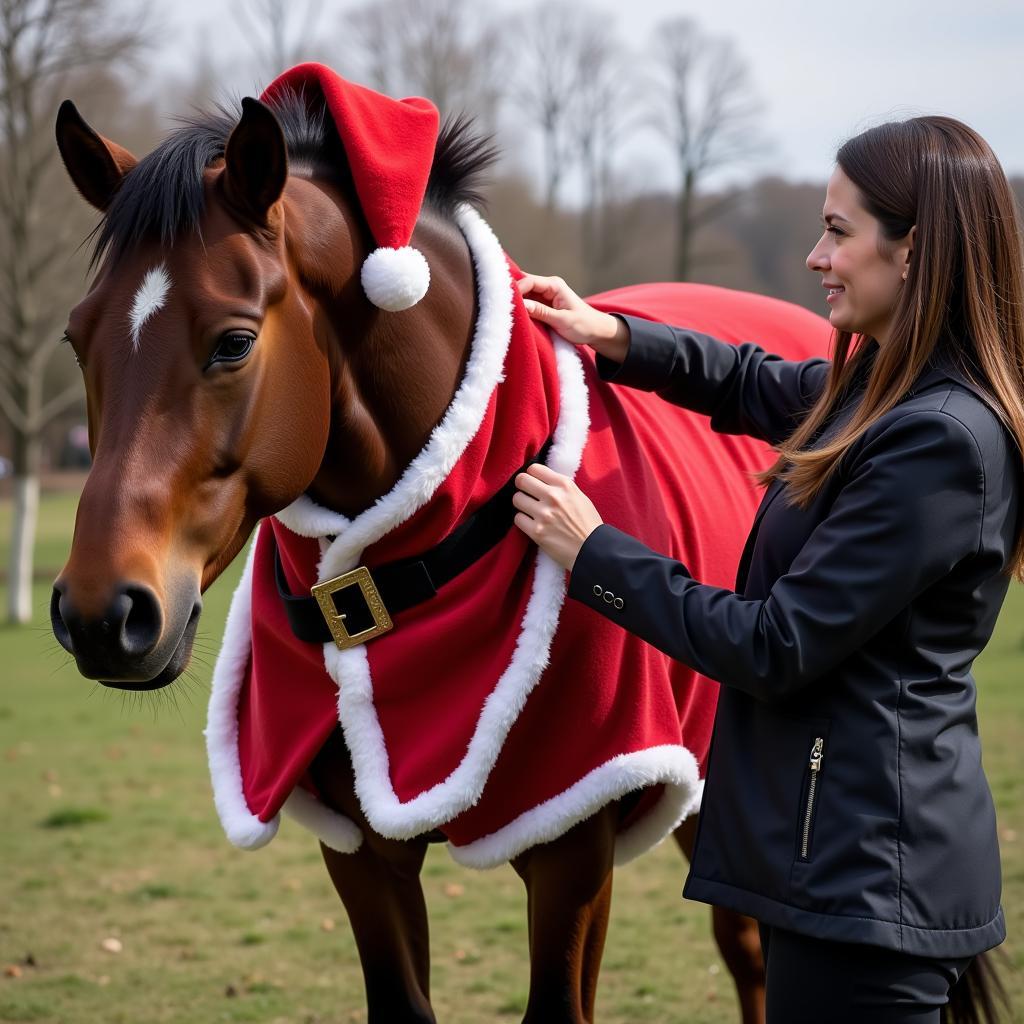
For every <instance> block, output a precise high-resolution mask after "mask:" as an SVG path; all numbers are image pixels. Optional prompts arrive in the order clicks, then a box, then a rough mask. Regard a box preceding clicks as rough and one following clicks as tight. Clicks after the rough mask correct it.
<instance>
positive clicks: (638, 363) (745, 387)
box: [597, 313, 832, 444]
mask: <svg viewBox="0 0 1024 1024" xmlns="http://www.w3.org/2000/svg"><path fill="white" fill-rule="evenodd" d="M613 315H614V316H617V317H619V318H620V319H621V320H623V321H624V322H625V323H626V325H627V326H628V327H629V335H630V342H629V351H628V353H627V355H626V358H625V360H624V361H623V362H622V363H616V362H615V361H614V360H611V359H607V358H606V357H605V356H601V355H599V356H598V357H597V371H598V374H599V375H600V377H601V379H602V380H606V381H611V382H613V383H615V384H626V385H628V386H629V387H633V388H641V389H642V390H644V391H656V392H657V393H658V394H659V395H660V396H661V397H662V398H664V399H665V400H666V401H667V402H671V403H672V404H673V405H681V406H683V407H684V408H687V409H692V410H693V411H694V412H699V413H703V414H704V415H705V416H710V417H711V429H712V430H716V431H718V433H720V434H747V435H750V436H751V437H756V438H759V439H760V440H762V441H767V442H768V443H769V444H778V443H779V442H781V441H783V440H785V438H786V437H788V436H789V435H790V434H791V433H792V432H793V430H794V429H795V428H796V426H797V423H798V422H799V420H800V418H801V416H802V414H803V413H805V412H806V411H807V410H808V409H809V408H810V407H811V405H813V404H814V401H815V399H816V398H817V397H818V395H820V394H821V392H822V390H823V389H824V387H825V381H826V379H827V377H828V371H829V367H830V366H831V365H832V363H831V360H828V359H822V358H818V357H815V358H812V359H804V360H799V361H795V360H789V359H783V358H782V357H781V356H777V355H773V354H771V353H769V352H766V351H765V350H764V349H763V348H761V347H760V346H758V345H755V344H754V343H753V342H743V344H741V345H731V344H729V343H728V342H725V341H719V340H718V339H717V338H712V337H711V336H710V335H708V334H701V333H699V332H698V331H690V330H685V329H683V328H681V327H671V326H669V325H668V324H662V323H655V322H654V321H652V320H644V319H642V318H641V317H635V316H627V315H626V314H624V313H615V314H613Z"/></svg>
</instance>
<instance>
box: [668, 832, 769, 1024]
mask: <svg viewBox="0 0 1024 1024" xmlns="http://www.w3.org/2000/svg"><path fill="white" fill-rule="evenodd" d="M696 838H697V815H695V814H693V815H691V816H690V817H689V818H687V819H686V821H684V822H683V823H682V824H681V825H680V826H679V828H677V829H676V831H675V839H676V843H678V845H679V849H680V850H682V851H683V853H684V854H685V856H686V859H687V860H688V861H689V860H692V858H693V844H694V841H695V840H696ZM711 927H712V931H713V932H714V936H715V942H716V943H717V944H718V949H719V952H720V953H721V954H722V959H723V960H724V961H725V964H726V966H727V967H728V968H729V973H730V974H731V975H732V980H733V981H734V982H735V984H736V994H737V996H738V997H739V1001H740V1015H741V1020H742V1022H743V1024H764V958H763V957H762V956H761V936H760V933H759V932H758V928H757V922H756V921H755V920H754V919H753V918H752V917H747V916H746V915H744V914H737V913H736V912H735V911H734V910H726V909H725V908H724V907H714V906H713V907H712V908H711Z"/></svg>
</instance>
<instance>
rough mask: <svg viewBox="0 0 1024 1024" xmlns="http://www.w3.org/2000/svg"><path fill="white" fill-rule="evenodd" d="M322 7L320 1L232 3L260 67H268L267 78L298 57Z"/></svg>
mask: <svg viewBox="0 0 1024 1024" xmlns="http://www.w3.org/2000/svg"><path fill="white" fill-rule="evenodd" d="M322 9H323V8H322V4H321V3H320V2H319V0H305V3H303V2H301V0H238V2H237V3H236V4H235V10H236V12H237V14H238V20H239V22H241V24H242V26H243V27H244V29H245V30H246V31H245V36H246V39H247V40H248V41H249V45H250V46H251V47H252V49H253V51H254V53H255V54H256V59H257V61H258V62H259V64H260V69H261V71H263V72H266V71H267V70H268V69H269V72H270V76H269V77H270V78H274V77H276V76H277V75H279V74H280V73H281V72H282V71H284V70H285V69H286V68H288V67H290V66H291V65H292V64H294V63H296V62H297V61H298V60H299V59H300V57H301V53H302V50H303V48H304V47H305V46H306V45H307V40H309V39H310V38H311V36H312V34H313V29H314V27H315V25H316V20H317V18H318V17H319V15H320V14H321V12H322ZM268 81H269V78H268Z"/></svg>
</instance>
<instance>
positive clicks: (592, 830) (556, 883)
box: [512, 804, 618, 1024]
mask: <svg viewBox="0 0 1024 1024" xmlns="http://www.w3.org/2000/svg"><path fill="white" fill-rule="evenodd" d="M617 817H618V814H617V807H616V805H615V804H611V805H609V806H608V807H604V808H602V809H601V810H600V811H598V812H597V813H596V814H594V815H592V816H591V817H589V818H587V819H586V820H585V821H581V822H580V823H579V824H577V825H575V826H573V827H572V828H571V829H569V831H568V832H566V833H565V834H564V835H562V836H560V837H559V838H558V839H554V840H552V841H551V842H550V843H544V844H542V845H540V846H535V847H533V848H532V849H529V850H526V851H525V852H524V853H522V854H520V855H519V856H518V857H515V858H514V859H513V860H512V866H513V867H514V868H515V870H516V873H517V874H518V875H519V877H520V878H522V879H523V881H524V882H525V883H526V891H527V900H528V903H527V913H528V920H529V936H530V998H529V1002H528V1004H527V1007H526V1016H525V1017H524V1018H523V1024H538V1022H543V1024H589V1022H590V1021H592V1020H593V1019H594V1000H595V998H596V995H597V975H598V971H599V970H600V966H601V954H602V953H603V951H604V940H605V935H606V934H607V930H608V912H609V910H610V909H611V900H612V862H613V854H614V850H615V827H616V820H617Z"/></svg>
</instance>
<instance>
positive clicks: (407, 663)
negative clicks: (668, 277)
mask: <svg viewBox="0 0 1024 1024" xmlns="http://www.w3.org/2000/svg"><path fill="white" fill-rule="evenodd" d="M459 221H460V226H461V227H462V230H463V232H464V234H465V236H466V238H467V241H468V243H469V246H470V249H471V251H472V253H473V258H474V264H475V268H476V275H477V286H478V291H479V310H480V313H479V321H478V323H477V325H476V329H475V334H474V338H473V342H472V350H471V354H470V359H469V364H468V366H467V370H466V376H465V379H464V381H463V382H462V384H461V385H460V387H459V390H458V392H457V393H456V395H455V397H454V399H453V401H452V404H451V406H450V408H449V410H448V412H447V413H446V415H445V417H444V419H443V420H442V422H441V423H440V424H439V425H438V427H437V428H436V429H435V431H434V433H433V434H432V436H431V438H430V440H429V441H428V443H427V445H426V447H425V448H424V449H423V451H422V452H421V453H420V454H419V455H418V456H417V458H416V459H415V460H414V461H413V463H412V464H411V465H410V466H409V467H408V469H407V470H406V472H405V473H404V474H403V476H402V478H401V479H400V480H399V482H398V483H397V484H396V485H395V487H394V488H393V490H392V491H391V492H389V493H388V494H387V495H384V496H383V497H382V498H380V499H379V500H378V501H377V503H376V504H375V505H374V506H373V507H372V508H370V509H368V510H367V511H366V512H364V513H362V514H360V515H359V516H358V517H356V518H355V519H354V520H348V519H346V518H345V517H343V516H340V515H337V514H336V513H333V512H331V511H329V510H327V509H323V508H320V507H318V506H316V505H314V504H313V502H311V501H310V500H309V499H308V498H305V497H303V498H300V499H299V500H298V501H296V502H295V503H294V504H293V505H291V506H290V507H289V508H287V509H285V510H284V511H282V512H281V513H279V514H278V515H277V516H276V517H274V518H273V519H271V520H268V521H265V522H264V523H263V524H262V525H261V527H260V530H259V533H258V536H257V537H256V540H255V542H254V544H253V547H252V550H251V552H250V556H249V561H248V564H247V567H246V571H245V574H244V576H243V579H242V582H241V584H240V586H239V589H238V592H237V593H236V595H235V598H234V601H233V604H232V609H231V612H230V615H229V618H228V624H227V628H226V633H225V640H224V646H223V649H222V652H221V656H220V658H219V660H218V664H217V669H216V672H215V675H214V688H213V693H212V696H211V701H210V713H209V723H208V727H207V741H208V748H209V754H210V766H211V774H212V777H213V783H214V793H215V799H216V803H217V807H218V811H219V813H220V816H221V820H222V822H223V824H224V827H225V830H226V831H227V833H228V836H229V838H231V840H232V841H233V842H235V843H237V844H238V845H240V846H244V847H257V846H261V845H263V844H264V843H265V842H267V841H268V840H269V839H270V838H271V837H272V836H273V835H274V833H275V831H276V828H277V823H278V817H279V812H280V811H281V809H282V808H284V809H285V810H286V811H288V812H289V813H290V814H291V815H292V816H294V817H296V818H298V819H299V820H300V821H302V822H303V823H304V824H306V825H307V826H309V827H310V828H312V829H313V830H314V831H315V832H316V833H317V834H318V835H320V837H321V838H322V839H323V840H324V841H325V842H326V843H327V844H328V845H330V846H332V847H334V848H336V849H339V850H342V851H350V850H353V849H355V848H356V847H357V846H358V844H359V842H360V840H361V836H360V833H359V830H358V829H357V828H356V827H355V826H354V825H353V823H352V822H350V821H348V820H347V819H345V818H342V817H341V816H339V815H337V814H336V813H334V812H332V811H330V810H329V809H328V808H326V807H325V806H324V805H322V804H320V803H319V801H318V800H317V799H316V796H315V794H314V793H313V792H312V787H311V786H310V785H309V783H308V780H307V779H306V778H305V773H306V769H307V767H308V765H309V763H310V761H311V759H312V758H313V756H314V755H315V754H316V752H317V750H318V749H319V748H320V746H321V745H322V744H323V742H324V740H325V738H326V737H327V736H328V735H329V733H330V732H331V731H332V730H333V729H334V728H335V726H336V725H338V723H339V722H340V724H341V727H342V730H343V732H344V736H345V741H346V744H347V746H348V749H349V751H350V752H351V755H352V761H353V767H354V769H355V778H356V791H357V794H358V796H359V800H360V804H361V806H362V808H363V811H364V812H365V814H366V817H367V819H368V821H369V822H370V824H371V825H372V827H373V828H374V829H375V830H377V831H378V832H379V833H381V834H382V835H386V836H391V837H395V838H403V837H410V836H415V835H418V834H421V833H423V832H426V831H430V830H432V829H435V828H438V829H441V830H442V831H443V832H444V833H445V835H446V836H447V837H448V839H449V848H450V850H451V852H452V854H453V856H454V857H455V858H456V859H457V860H459V861H461V862H463V863H466V864H470V865H472V866H477V867H486V866H490V865H493V864H498V863H501V862H502V861H505V860H507V859H508V858H510V857H513V856H515V855H516V854H517V853H519V852H520V851H522V850H524V849H526V848H528V847H530V846H532V845H534V844H537V843H541V842H545V841H548V840H550V839H552V838H554V837H556V836H558V835H560V834H562V833H563V832H565V831H566V830H567V829H568V828H570V827H571V826H572V825H573V824H574V823H576V822H577V821H580V820H582V819H583V818H585V817H587V816H588V815H590V814H591V813H593V812H594V811H595V810H596V809H597V808H599V807H601V806H603V805H605V804H607V803H608V802H609V801H611V800H614V799H616V798H618V797H619V796H622V795H624V794H626V793H629V792H633V791H636V790H643V791H644V795H643V798H642V799H641V800H640V802H639V804H638V805H637V807H636V808H635V809H634V811H633V812H632V813H631V815H630V817H629V818H628V819H627V820H626V821H624V822H623V828H622V832H621V834H620V837H619V842H618V848H617V859H618V860H619V861H620V862H621V861H624V860H628V859H630V858H631V857H633V856H635V855H636V854H638V853H640V852H642V851H643V850H645V849H647V848H648V847H649V846H651V845H652V844H654V843H655V842H657V841H659V840H660V839H661V838H663V837H664V836H665V835H667V834H668V833H669V832H670V831H671V830H672V829H673V828H674V827H675V826H676V825H677V824H678V823H679V822H680V821H681V820H682V819H683V818H684V817H685V816H686V815H687V814H689V813H691V812H692V811H694V810H696V808H697V806H698V805H699V799H700V793H701V776H702V773H703V764H704V759H705V756H706V753H707V746H708V742H709V739H710V733H711V724H712V719H713V716H714V710H715V703H716V699H717V686H716V684H714V683H712V682H711V681H710V680H707V679H705V678H703V677H700V676H698V675H696V674H695V673H694V672H693V671H691V670H690V669H689V668H687V667H686V666H684V665H682V664H679V663H673V662H672V661H671V660H670V659H668V658H667V657H665V656H664V655H662V654H660V653H659V652H658V651H656V650H654V649H653V648H651V647H649V646H648V645H647V644H645V643H644V642H642V641H640V640H638V639H636V638H635V637H633V636H631V635H630V634H628V633H626V632H625V631H624V630H622V629H620V628H619V627H618V626H616V625H614V624H613V623H612V622H610V621H608V620H607V619H605V618H603V617H602V616H599V615H597V614H595V613H594V612H592V611H591V610H590V609H588V608H586V607H584V606H583V605H580V604H577V603H575V602H565V590H566V579H567V577H566V574H565V573H564V571H563V570H561V569H560V568H559V567H558V566H557V565H556V564H555V563H554V562H552V561H551V560H550V559H549V558H548V557H547V556H546V555H544V554H543V553H542V552H539V551H538V549H537V548H536V547H535V546H534V545H533V544H532V542H530V541H529V540H528V539H527V538H526V537H525V536H524V535H523V534H522V533H521V532H520V531H519V530H516V529H515V528H512V529H510V530H509V533H508V535H507V536H506V537H505V539H504V540H503V541H502V542H501V543H500V544H498V545H497V546H496V547H495V548H494V549H492V550H491V551H490V552H489V553H488V554H487V555H486V556H484V557H483V558H482V559H480V560H479V561H478V562H477V563H476V564H475V565H473V566H472V567H470V569H468V570H467V571H466V572H465V573H463V574H462V575H461V576H459V577H457V578H456V579H455V580H453V581H451V582H450V583H448V584H447V585H445V586H444V587H442V588H441V590H440V591H439V593H438V595H437V596H436V597H434V598H432V599H431V600H429V601H427V602H425V603H423V604H421V605H418V606H416V607H413V608H410V609H408V610H406V611H404V612H401V613H399V614H397V615H396V616H394V621H395V629H394V630H393V631H392V632H390V633H387V634H385V635H383V636H381V637H378V638H376V639H373V640H370V641H369V642H368V643H366V644H365V645H363V646H360V647H356V648H353V649H351V650H349V651H344V652H342V651H339V650H338V649H337V648H336V647H335V646H334V645H333V644H326V645H323V646H321V645H313V644H307V643H303V642H302V641H299V640H296V639H295V637H294V636H293V635H292V633H291V631H290V629H289V628H288V625H287V621H286V619H285V615H284V611H283V608H282V606H281V603H280V600H279V598H278V596H277V591H276V587H275V583H274V574H273V561H272V556H273V544H272V543H271V537H273V539H274V540H275V541H276V543H277V546H278V547H279V548H280V550H281V555H282V562H283V565H284V569H285V574H286V576H287V579H288V584H289V587H290V589H291V590H292V592H293V593H300V592H305V591H307V590H308V588H309V587H310V586H311V585H312V584H314V583H315V582H317V581H318V580H325V579H330V578H332V577H334V576H337V575H339V574H340V573H342V572H345V571H347V570H348V569H350V568H352V567H354V566H357V565H366V566H368V567H369V568H370V571H371V573H372V570H373V567H374V566H375V565H380V564H382V563H385V562H390V561H392V560H394V559H397V558H402V557H404V556H407V555H413V554H416V553H418V552H421V551H424V550H426V549H428V548H430V547H432V546H433V545H435V544H436V543H437V542H438V541H440V540H441V539H442V538H443V537H445V536H446V535H447V534H448V533H449V532H450V531H451V529H452V528H453V527H454V526H455V525H456V524H457V523H459V522H461V521H462V520H463V519H465V518H466V516H468V515H469V514H471V513H472V512H473V511H474V510H475V509H476V508H478V507H479V506H480V505H481V504H483V502H485V501H486V500H487V498H489V497H490V496H491V495H492V494H494V493H495V492H496V491H497V490H498V489H499V488H500V487H501V486H502V484H504V483H505V481H506V480H508V479H509V477H510V476H511V475H512V474H513V473H514V472H515V470H516V469H517V468H518V467H519V466H520V465H521V464H522V463H523V461H524V459H525V458H526V457H527V455H528V454H531V453H533V452H536V451H538V450H539V449H540V447H541V446H542V444H543V443H544V441H545V440H546V439H547V437H548V436H549V435H550V434H551V433H552V431H553V432H554V444H553V446H552V449H551V452H550V454H549V456H548V459H547V462H548V465H550V466H551V467H552V468H554V469H556V470H558V471H559V472H562V473H566V474H568V475H570V476H573V477H574V478H575V480H576V482H577V483H578V484H579V486H580V487H581V489H582V490H583V491H584V492H585V493H586V494H587V495H589V496H590V498H591V499H592V500H593V502H594V504H595V505H596V507H597V509H598V511H599V512H600V513H601V516H602V517H603V518H604V519H605V520H606V521H607V522H610V523H612V524H614V525H615V526H618V527H620V528H621V529H623V530H626V531H628V532H630V533H632V534H634V535H636V536H638V537H639V538H641V539H642V540H643V541H645V542H646V543H647V544H649V545H650V546H651V547H653V548H655V549H656V550H658V551H662V552H665V553H667V554H670V555H672V556H674V557H676V558H678V559H680V560H681V561H683V562H684V563H685V564H686V565H687V566H688V568H689V569H690V571H691V572H692V573H693V575H694V576H695V577H696V578H697V579H699V580H701V581H703V582H707V583H711V584H715V585H717V586H725V587H731V586H732V585H733V581H734V576H735V571H736V565H737V562H738V559H739V554H740V551H741V549H742V546H743V541H744V539H745V537H746V534H747V531H748V529H749V526H750V522H751V520H752V518H753V513H754V510H755V507H756V505H757V502H758V499H759V492H758V491H757V489H756V488H755V487H754V486H753V485H752V484H751V482H750V480H749V478H748V476H747V474H748V472H749V471H752V470H756V469H761V468H763V467H765V466H766V465H767V464H768V463H769V462H770V460H771V453H770V452H769V451H768V450H767V448H766V446H765V445H763V444H761V443H760V442H756V441H753V440H752V439H749V438H735V437H726V436H721V435H716V434H713V433H712V432H711V430H710V429H709V427H708V423H707V420H706V418H704V417H701V416H697V415H695V414H692V413H689V412H686V411H684V410H682V409H677V408H674V407H672V406H669V405H668V404H667V403H665V402H663V401H662V400H661V399H659V398H658V397H657V396H655V395H650V394H646V393H643V392H639V391H634V390H631V389H628V388H617V387H614V386H612V385H607V384H604V383H602V382H601V381H599V380H598V379H597V377H596V373H595V370H594V365H593V359H592V357H591V354H590V353H589V350H587V351H584V350H576V349H574V348H573V347H572V346H571V345H569V344H568V343H567V342H565V341H564V340H563V339H561V338H555V339H554V340H552V338H551V337H549V335H548V333H547V332H546V331H545V330H543V329H541V328H540V327H538V326H537V325H536V324H535V323H533V322H532V321H531V320H530V319H529V317H528V315H527V314H526V311H525V309H524V307H523V305H522V302H521V300H520V299H519V296H518V293H517V291H516V289H515V287H514V285H513V283H512V282H513V278H514V277H516V276H519V271H518V269H517V268H516V267H515V266H514V264H512V263H511V262H510V261H509V260H508V259H507V257H506V256H505V254H504V253H503V252H502V250H501V247H500V245H499V244H498V242H497V240H496V239H495V237H494V235H493V234H492V233H491V231H490V229H489V228H488V227H487V225H486V224H485V223H484V222H483V221H482V219H481V218H480V217H479V215H478V214H476V213H475V212H474V211H472V210H471V209H470V208H468V207H464V208H463V209H462V210H461V212H460V214H459ZM594 302H595V304H596V305H598V306H599V307H602V308H605V309H616V310H621V311H624V312H631V313H635V314H638V315H641V316H646V317H649V318H651V319H662V320H667V321H670V322H676V323H685V324H688V325H690V326H693V327H696V328H699V329H700V330H704V331H707V332H709V333H712V334H714V335H716V336H718V337H720V338H723V339H725V340H729V341H733V342H736V341H740V340H757V341H758V342H760V343H761V344H763V345H764V346H765V347H766V348H768V349H769V350H771V351H775V352H779V353H780V354H782V355H784V356H787V357H789V358H805V357H807V356H809V355H814V354H824V353H825V352H826V350H827V346H828V339H829V335H830V332H829V327H828V325H827V323H826V322H825V321H824V320H822V319H821V318H819V317H816V316H814V315H813V314H811V313H808V312H806V311H804V310H801V309H799V308H797V307H794V306H790V305H788V304H785V303H781V302H778V301H775V300H772V299H766V298H762V297H758V296H753V295H748V294H742V293H737V292H731V291H726V290H723V289H717V288H710V287H702V286H694V285H690V286H684V285H646V286H639V287H633V288H626V289H621V290H619V291H616V292H610V293H607V294H605V295H603V296H600V297H599V298H598V299H595V300H594ZM328 536H334V537H335V539H334V540H333V541H331V542H328V541H327V540H326V538H327V537H328Z"/></svg>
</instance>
